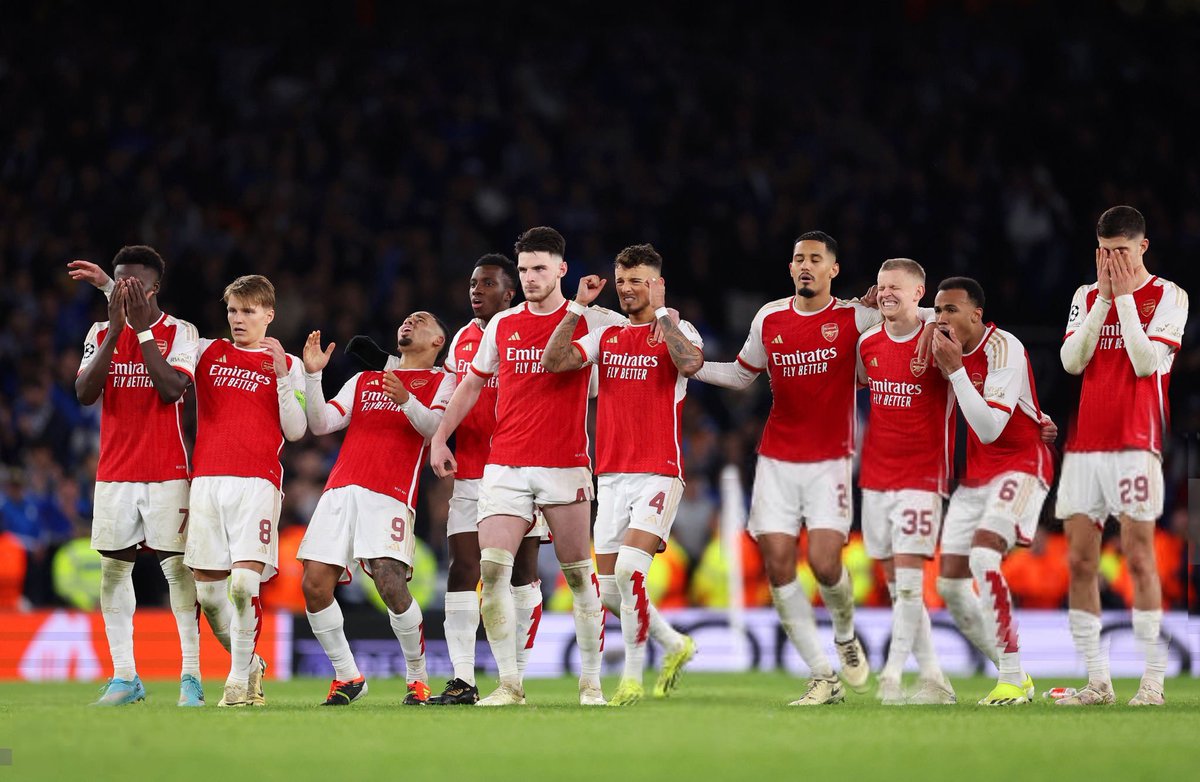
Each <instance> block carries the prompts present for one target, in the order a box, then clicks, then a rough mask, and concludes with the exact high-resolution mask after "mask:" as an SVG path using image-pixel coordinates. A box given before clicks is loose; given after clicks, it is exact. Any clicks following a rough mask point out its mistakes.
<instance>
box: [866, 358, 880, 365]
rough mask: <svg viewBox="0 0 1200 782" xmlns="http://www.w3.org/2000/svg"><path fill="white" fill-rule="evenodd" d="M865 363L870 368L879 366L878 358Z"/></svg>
mask: <svg viewBox="0 0 1200 782" xmlns="http://www.w3.org/2000/svg"><path fill="white" fill-rule="evenodd" d="M867 363H868V364H870V365H871V366H873V367H877V366H879V358H878V357H875V358H872V359H871V360H870V361H868V362H867Z"/></svg>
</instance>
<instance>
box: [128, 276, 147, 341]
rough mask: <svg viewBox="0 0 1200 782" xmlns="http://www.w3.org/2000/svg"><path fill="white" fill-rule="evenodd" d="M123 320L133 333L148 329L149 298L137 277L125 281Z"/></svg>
mask: <svg viewBox="0 0 1200 782" xmlns="http://www.w3.org/2000/svg"><path fill="white" fill-rule="evenodd" d="M125 320H126V321H128V323H129V326H130V327H131V328H132V329H133V330H134V331H139V332H141V331H145V330H146V329H148V328H150V297H149V296H148V295H147V294H146V289H145V288H144V287H143V286H142V281H141V280H139V279H138V278H137V277H129V278H127V279H126V280H125Z"/></svg>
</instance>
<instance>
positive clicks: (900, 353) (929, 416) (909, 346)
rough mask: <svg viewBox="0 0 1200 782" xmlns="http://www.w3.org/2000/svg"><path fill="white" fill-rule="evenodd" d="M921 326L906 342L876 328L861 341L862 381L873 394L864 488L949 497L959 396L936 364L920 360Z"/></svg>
mask: <svg viewBox="0 0 1200 782" xmlns="http://www.w3.org/2000/svg"><path fill="white" fill-rule="evenodd" d="M920 336H921V329H920V328H918V329H917V330H916V331H914V332H913V333H912V334H910V335H908V336H907V337H904V338H902V339H895V338H893V337H892V336H891V335H890V334H888V333H887V328H886V326H884V325H883V324H880V325H878V326H875V327H874V328H872V329H870V330H868V331H867V332H866V333H865V334H863V335H862V338H861V339H859V341H858V359H859V366H858V371H859V381H860V382H861V383H862V384H863V385H865V386H867V387H868V388H869V389H870V391H871V416H870V419H869V420H868V422H867V433H866V436H865V437H864V438H863V445H862V465H861V467H860V468H859V478H858V482H859V485H860V486H861V487H862V488H864V489H873V490H875V491H895V490H900V489H918V490H920V491H933V492H937V493H939V494H942V495H945V494H946V493H947V492H948V491H949V488H950V487H949V483H950V470H951V465H952V464H953V463H954V395H953V394H951V393H950V383H949V381H948V380H946V378H944V377H943V376H942V373H941V372H940V371H938V368H937V366H935V365H933V364H932V363H931V362H923V361H921V360H919V359H918V358H917V356H916V349H917V341H918V339H919V338H920Z"/></svg>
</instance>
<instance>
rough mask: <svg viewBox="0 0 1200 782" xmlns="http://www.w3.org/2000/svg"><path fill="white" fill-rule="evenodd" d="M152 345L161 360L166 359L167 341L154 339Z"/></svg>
mask: <svg viewBox="0 0 1200 782" xmlns="http://www.w3.org/2000/svg"><path fill="white" fill-rule="evenodd" d="M154 345H155V347H157V348H158V352H159V353H162V356H163V358H166V357H167V341H166V340H165V339H156V340H154Z"/></svg>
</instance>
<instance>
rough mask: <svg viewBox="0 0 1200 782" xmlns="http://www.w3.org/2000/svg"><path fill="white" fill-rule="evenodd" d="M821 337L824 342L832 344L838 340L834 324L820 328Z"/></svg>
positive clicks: (836, 327) (836, 326) (827, 324)
mask: <svg viewBox="0 0 1200 782" xmlns="http://www.w3.org/2000/svg"><path fill="white" fill-rule="evenodd" d="M821 336H822V337H824V338H825V341H826V342H833V341H834V340H835V339H837V338H838V325H837V324H836V323H826V324H825V325H823V326H821Z"/></svg>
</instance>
